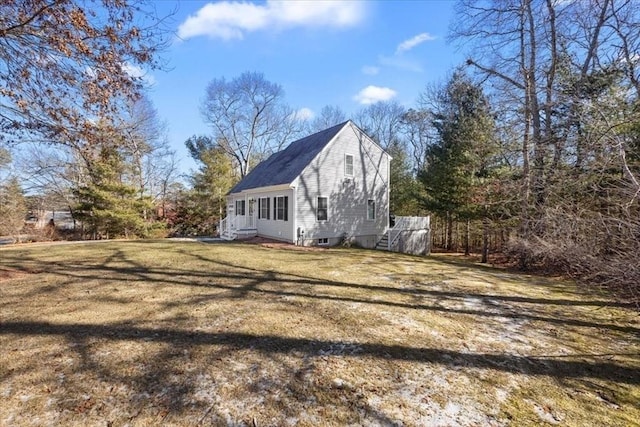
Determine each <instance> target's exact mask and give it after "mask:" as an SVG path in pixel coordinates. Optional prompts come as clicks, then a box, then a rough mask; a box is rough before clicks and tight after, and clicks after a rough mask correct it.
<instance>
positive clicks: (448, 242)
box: [444, 212, 453, 251]
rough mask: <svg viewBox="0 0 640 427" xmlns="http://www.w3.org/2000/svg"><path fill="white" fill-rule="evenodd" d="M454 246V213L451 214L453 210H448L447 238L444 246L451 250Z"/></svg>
mask: <svg viewBox="0 0 640 427" xmlns="http://www.w3.org/2000/svg"><path fill="white" fill-rule="evenodd" d="M452 247H453V215H451V212H447V240H446V243H445V247H444V248H445V249H446V250H448V251H450V250H451V248H452Z"/></svg>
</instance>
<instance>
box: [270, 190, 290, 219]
mask: <svg viewBox="0 0 640 427" xmlns="http://www.w3.org/2000/svg"><path fill="white" fill-rule="evenodd" d="M273 219H275V220H277V221H289V196H278V197H274V198H273Z"/></svg>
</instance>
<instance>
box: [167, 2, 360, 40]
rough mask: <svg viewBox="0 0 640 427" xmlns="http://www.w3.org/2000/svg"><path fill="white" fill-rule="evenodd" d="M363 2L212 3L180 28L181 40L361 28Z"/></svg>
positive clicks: (238, 37)
mask: <svg viewBox="0 0 640 427" xmlns="http://www.w3.org/2000/svg"><path fill="white" fill-rule="evenodd" d="M364 9H365V3H364V2H360V1H345V2H339V1H310V0H300V1H286V0H285V1H279V0H267V2H266V3H264V4H254V3H248V2H237V1H222V2H218V3H208V4H206V5H205V6H203V7H202V8H201V9H200V10H199V11H198V12H197V13H196V14H195V15H191V16H189V17H188V18H187V19H186V20H185V21H184V22H183V23H182V24H180V26H179V27H178V36H179V37H180V38H182V39H188V38H190V37H196V36H203V35H206V36H209V37H212V38H221V39H225V40H229V39H242V38H243V37H244V35H245V34H246V33H248V32H252V31H258V30H264V29H272V28H276V29H282V28H292V27H333V28H342V27H349V26H353V25H356V24H358V23H359V22H360V21H361V20H362V19H363V17H364Z"/></svg>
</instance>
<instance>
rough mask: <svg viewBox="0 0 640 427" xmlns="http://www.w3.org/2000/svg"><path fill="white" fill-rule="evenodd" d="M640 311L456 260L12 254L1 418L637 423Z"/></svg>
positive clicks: (554, 282) (191, 245) (282, 253)
mask: <svg viewBox="0 0 640 427" xmlns="http://www.w3.org/2000/svg"><path fill="white" fill-rule="evenodd" d="M639 335H640V327H639V326H638V314H637V313H636V312H635V311H633V310H632V309H630V308H628V307H625V306H624V305H622V304H618V303H615V302H614V301H612V300H610V299H608V298H607V297H606V296H605V295H601V294H597V293H593V292H586V291H585V290H583V289H580V288H578V287H576V285H574V284H573V283H570V282H566V281H562V280H559V279H553V278H542V277H535V276H526V275H518V274H512V273H508V272H506V271H504V270H499V269H492V268H488V267H484V266H479V265H476V264H473V263H470V262H465V261H463V260H460V259H459V258H456V257H454V256H446V255H442V256H434V257H430V258H420V257H412V256H405V255H399V254H391V253H386V252H377V251H367V250H357V249H328V250H318V251H298V250H289V249H283V248H267V247H264V246H259V245H248V244H241V243H233V244H203V243H196V242H177V241H131V242H99V243H84V244H61V245H24V246H13V247H7V248H2V249H0V360H2V363H0V397H2V402H3V403H2V405H0V425H43V424H61V425H105V424H106V425H124V424H132V425H157V424H164V425H198V424H200V425H260V426H262V425H265V426H266V425H347V424H352V425H394V424H395V425H518V426H520V425H536V426H537V425H544V424H550V425H551V424H558V425H563V426H564V425H569V426H572V425H575V426H584V425H614V426H615V425H619V426H629V425H638V421H637V420H640V409H639V405H638V402H640V340H639Z"/></svg>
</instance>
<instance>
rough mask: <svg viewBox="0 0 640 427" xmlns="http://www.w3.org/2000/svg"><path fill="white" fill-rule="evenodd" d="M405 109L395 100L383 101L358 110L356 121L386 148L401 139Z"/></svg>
mask: <svg viewBox="0 0 640 427" xmlns="http://www.w3.org/2000/svg"><path fill="white" fill-rule="evenodd" d="M404 114H405V109H404V107H402V106H401V105H400V104H398V103H397V102H395V101H382V102H377V103H375V104H371V105H369V106H367V107H364V108H363V109H361V110H360V111H358V112H357V113H356V115H355V121H356V123H358V125H359V126H360V127H361V128H362V129H363V130H364V131H365V132H366V133H367V135H369V136H370V137H371V138H373V140H374V141H376V142H377V143H378V144H380V146H382V148H384V149H386V148H387V147H389V146H390V145H391V144H393V143H397V142H398V141H399V140H400V139H401V132H400V129H401V124H402V117H403V116H404Z"/></svg>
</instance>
